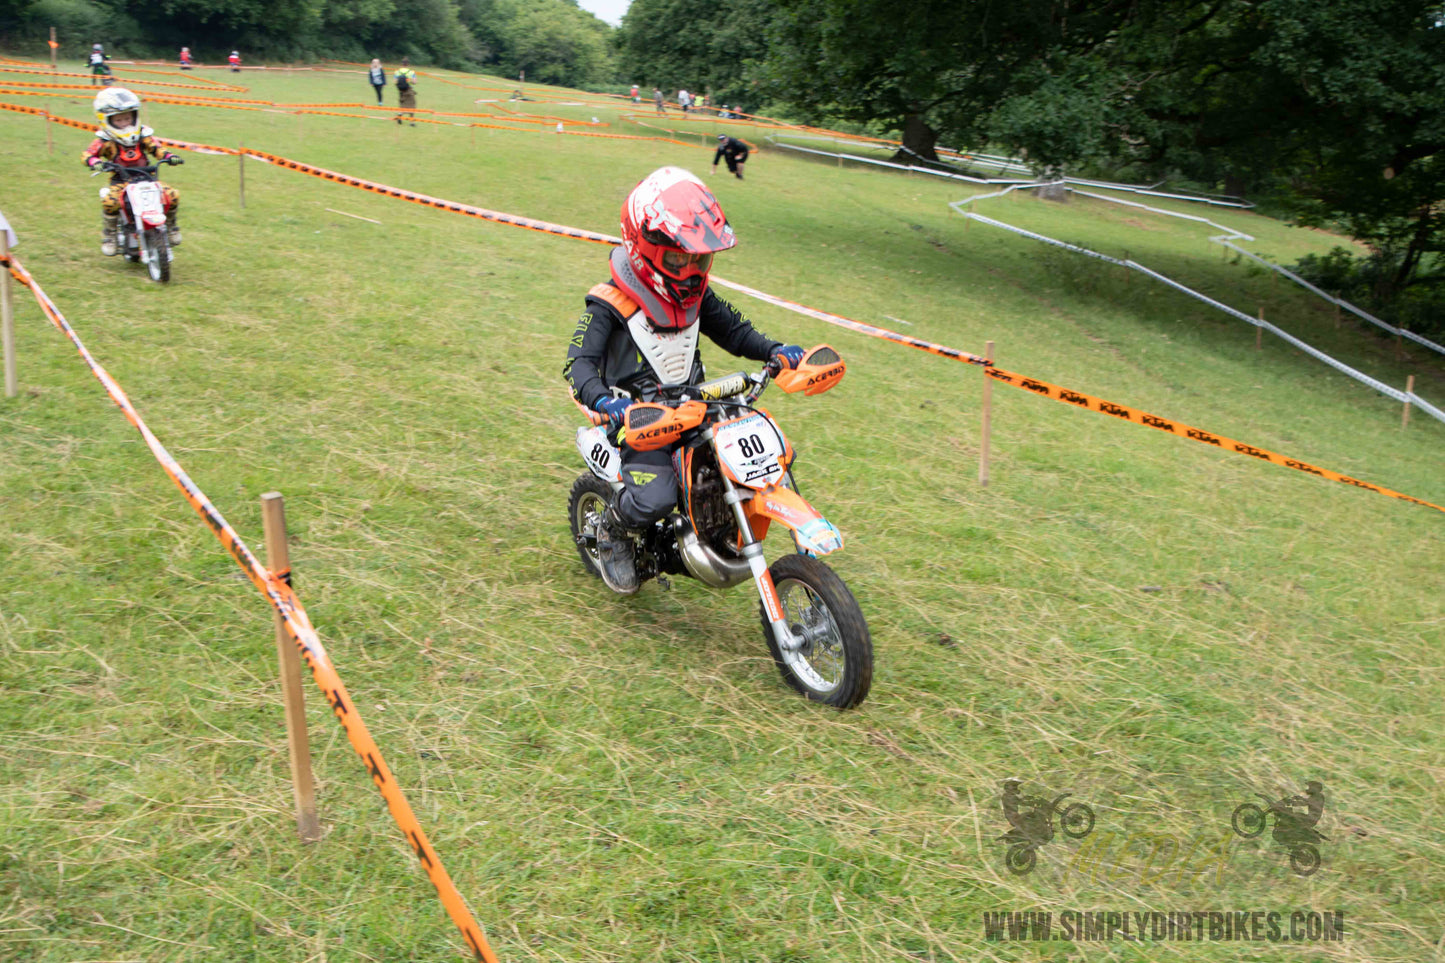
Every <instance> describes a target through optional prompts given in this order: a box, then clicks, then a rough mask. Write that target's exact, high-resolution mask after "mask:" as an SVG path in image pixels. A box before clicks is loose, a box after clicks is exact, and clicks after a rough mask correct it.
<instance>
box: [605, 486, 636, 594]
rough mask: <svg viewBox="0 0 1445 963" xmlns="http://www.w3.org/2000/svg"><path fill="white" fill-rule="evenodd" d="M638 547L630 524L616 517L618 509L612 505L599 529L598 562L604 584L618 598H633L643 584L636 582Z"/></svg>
mask: <svg viewBox="0 0 1445 963" xmlns="http://www.w3.org/2000/svg"><path fill="white" fill-rule="evenodd" d="M636 555H637V546H636V544H635V543H634V542H633V539H632V535H631V533H630V532H628V530H627V525H626V523H624V522H623V521H622V519H621V518H620V517H618V515H617V506H616V505H615V504H613V505H609V506H608V508H607V512H606V513H605V514H604V515H603V516H602V522H601V524H599V525H598V526H597V562H598V568H600V569H601V570H602V581H603V582H605V583H606V584H607V587H608V588H610V589H611V590H612V591H614V592H617V593H618V594H619V595H631V594H633V593H634V592H636V591H637V589H638V588H639V587H640V585H641V583H640V582H639V581H638V579H637V561H636Z"/></svg>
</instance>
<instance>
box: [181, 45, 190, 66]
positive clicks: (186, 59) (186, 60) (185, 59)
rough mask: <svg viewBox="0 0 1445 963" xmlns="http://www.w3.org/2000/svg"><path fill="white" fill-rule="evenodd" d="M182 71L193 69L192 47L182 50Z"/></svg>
mask: <svg viewBox="0 0 1445 963" xmlns="http://www.w3.org/2000/svg"><path fill="white" fill-rule="evenodd" d="M181 69H182V70H190V69H191V48H190V47H182V48H181Z"/></svg>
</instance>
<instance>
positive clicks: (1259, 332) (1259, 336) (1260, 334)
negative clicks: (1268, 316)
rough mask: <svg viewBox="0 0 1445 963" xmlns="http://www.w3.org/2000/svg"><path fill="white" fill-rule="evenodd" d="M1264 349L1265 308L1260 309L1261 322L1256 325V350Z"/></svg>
mask: <svg viewBox="0 0 1445 963" xmlns="http://www.w3.org/2000/svg"><path fill="white" fill-rule="evenodd" d="M1263 349H1264V308H1260V309H1259V324H1256V325H1255V326H1254V350H1256V351H1262V350H1263Z"/></svg>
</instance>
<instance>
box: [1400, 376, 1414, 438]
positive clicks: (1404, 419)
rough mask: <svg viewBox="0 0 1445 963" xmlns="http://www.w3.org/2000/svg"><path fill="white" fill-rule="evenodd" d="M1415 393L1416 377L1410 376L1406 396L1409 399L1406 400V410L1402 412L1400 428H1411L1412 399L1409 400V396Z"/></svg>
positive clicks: (1406, 383) (1406, 384)
mask: <svg viewBox="0 0 1445 963" xmlns="http://www.w3.org/2000/svg"><path fill="white" fill-rule="evenodd" d="M1414 393H1415V376H1414V375H1410V377H1408V378H1406V379H1405V394H1406V395H1407V397H1406V398H1405V410H1404V411H1402V412H1400V427H1401V428H1409V427H1410V399H1409V397H1408V396H1409V395H1413V394H1414Z"/></svg>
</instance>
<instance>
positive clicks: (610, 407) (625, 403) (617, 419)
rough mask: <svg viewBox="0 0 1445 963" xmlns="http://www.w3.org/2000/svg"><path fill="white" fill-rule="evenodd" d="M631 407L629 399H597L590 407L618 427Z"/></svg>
mask: <svg viewBox="0 0 1445 963" xmlns="http://www.w3.org/2000/svg"><path fill="white" fill-rule="evenodd" d="M632 405H633V401H632V399H631V398H599V399H598V400H597V402H596V403H595V404H593V405H592V407H594V408H596V409H597V410H598V411H599V412H601V413H602V414H604V415H606V416H607V417H608V418H609V419H611V420H612V422H613V423H614V424H618V425H620V424H622V418H623V416H625V415H626V414H627V409H628V408H631V407H632Z"/></svg>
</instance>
